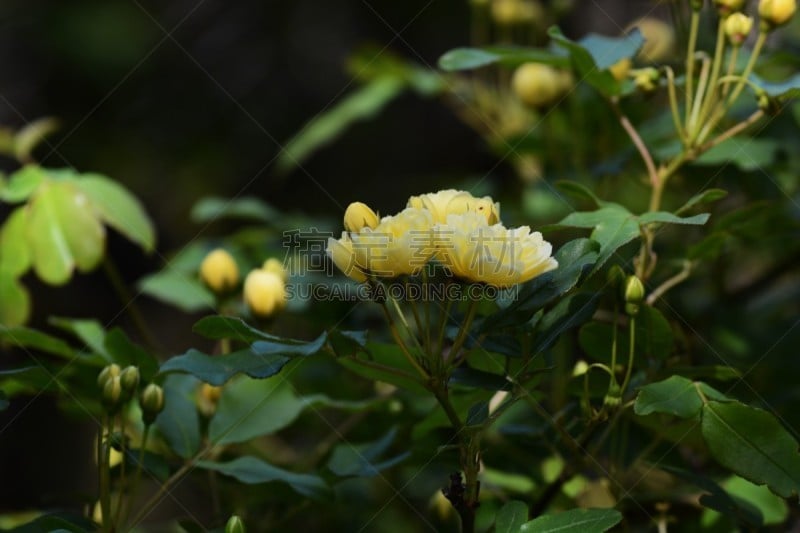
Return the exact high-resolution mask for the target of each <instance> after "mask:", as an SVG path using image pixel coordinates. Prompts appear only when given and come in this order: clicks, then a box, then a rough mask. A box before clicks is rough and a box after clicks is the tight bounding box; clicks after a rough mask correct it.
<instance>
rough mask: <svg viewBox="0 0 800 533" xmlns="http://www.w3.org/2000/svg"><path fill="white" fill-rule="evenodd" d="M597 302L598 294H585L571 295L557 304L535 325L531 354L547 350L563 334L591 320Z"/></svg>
mask: <svg viewBox="0 0 800 533" xmlns="http://www.w3.org/2000/svg"><path fill="white" fill-rule="evenodd" d="M598 302H599V294H596V293H587V292H579V293H575V294H572V295H570V296H568V297H566V298H564V299H563V300H561V301H560V302H558V303H557V304H556V305H555V307H553V308H552V309H551V310H549V311H548V312H546V313H545V314H544V315H543V316H542V319H541V320H540V321H539V323H538V324H537V325H536V330H535V333H534V339H533V344H532V346H531V353H532V354H537V353H540V352H543V351H544V350H547V349H548V348H550V347H551V346H552V345H553V344H555V342H556V341H557V340H558V339H559V338H560V337H561V336H562V335H563V334H564V333H566V332H567V331H569V330H570V329H573V328H577V327H578V326H580V325H581V324H583V323H584V322H586V321H587V320H589V319H591V318H592V315H594V312H595V310H596V309H597V304H598Z"/></svg>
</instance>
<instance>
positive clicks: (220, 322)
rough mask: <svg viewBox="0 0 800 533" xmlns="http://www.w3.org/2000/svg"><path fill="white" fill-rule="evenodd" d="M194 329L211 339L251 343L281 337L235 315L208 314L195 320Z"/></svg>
mask: <svg viewBox="0 0 800 533" xmlns="http://www.w3.org/2000/svg"><path fill="white" fill-rule="evenodd" d="M192 331H194V332H195V333H197V334H199V335H202V336H203V337H205V338H207V339H211V340H215V341H218V340H222V339H233V340H236V341H240V342H244V343H245V344H251V343H253V342H255V341H275V340H280V337H276V336H275V335H270V334H269V333H265V332H263V331H261V330H260V329H257V328H254V327H253V326H251V325H249V324H248V323H247V322H245V321H244V320H242V319H241V318H238V317H233V316H223V315H217V316H207V317H204V318H201V319H200V320H198V321H197V322H195V324H194V326H192Z"/></svg>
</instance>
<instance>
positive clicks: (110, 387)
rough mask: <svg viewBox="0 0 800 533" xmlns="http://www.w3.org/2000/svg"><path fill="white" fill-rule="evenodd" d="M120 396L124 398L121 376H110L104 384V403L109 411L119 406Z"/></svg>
mask: <svg viewBox="0 0 800 533" xmlns="http://www.w3.org/2000/svg"><path fill="white" fill-rule="evenodd" d="M120 398H122V383H121V382H120V378H119V376H114V377H109V378H108V379H107V380H106V382H105V385H103V405H105V406H106V408H108V410H109V411H113V410H116V408H117V407H119V403H120Z"/></svg>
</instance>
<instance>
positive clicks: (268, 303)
mask: <svg viewBox="0 0 800 533" xmlns="http://www.w3.org/2000/svg"><path fill="white" fill-rule="evenodd" d="M244 301H245V303H246V304H247V307H248V308H249V309H250V312H251V313H253V314H254V315H256V316H258V317H261V318H268V317H270V316H272V315H273V314H275V312H276V311H279V310H281V309H283V307H284V306H285V305H286V286H285V285H284V283H283V280H282V279H281V278H280V277H279V276H278V275H277V274H275V273H274V272H267V271H265V270H260V269H259V270H253V271H252V272H250V273H249V274H248V275H247V278H246V279H245V280H244Z"/></svg>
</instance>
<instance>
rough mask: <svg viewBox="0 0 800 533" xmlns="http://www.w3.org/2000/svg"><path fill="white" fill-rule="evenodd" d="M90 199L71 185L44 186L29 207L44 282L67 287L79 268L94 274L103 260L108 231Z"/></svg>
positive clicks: (34, 258)
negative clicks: (90, 204) (101, 222)
mask: <svg viewBox="0 0 800 533" xmlns="http://www.w3.org/2000/svg"><path fill="white" fill-rule="evenodd" d="M89 207H90V206H89V199H88V198H87V196H86V195H85V194H84V193H83V192H81V191H80V190H78V189H77V188H76V187H75V185H74V184H73V183H71V182H69V181H57V182H56V181H53V182H48V183H45V184H43V185H42V186H41V187H40V188H39V190H38V191H37V193H36V196H35V197H34V198H33V199H32V200H31V202H30V204H29V208H30V212H29V216H28V243H29V244H30V250H31V256H32V261H33V268H34V270H35V271H36V274H37V275H38V276H39V278H41V279H42V281H45V282H46V283H49V284H51V285H63V284H64V283H66V282H67V281H69V278H70V277H71V275H72V271H73V269H74V268H76V267H77V269H78V270H80V271H82V272H88V271H89V270H92V269H93V268H94V267H95V266H97V264H98V263H99V262H100V260H101V259H102V258H103V252H104V249H105V230H104V228H103V225H102V224H100V222H99V221H98V220H97V219H96V218H95V217H94V215H93V213H92V212H91V210H90V209H89Z"/></svg>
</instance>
